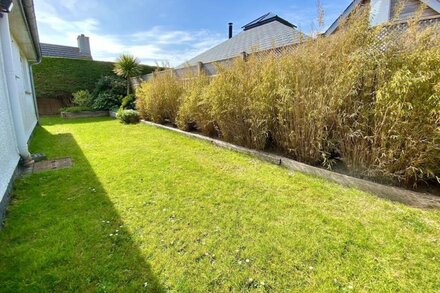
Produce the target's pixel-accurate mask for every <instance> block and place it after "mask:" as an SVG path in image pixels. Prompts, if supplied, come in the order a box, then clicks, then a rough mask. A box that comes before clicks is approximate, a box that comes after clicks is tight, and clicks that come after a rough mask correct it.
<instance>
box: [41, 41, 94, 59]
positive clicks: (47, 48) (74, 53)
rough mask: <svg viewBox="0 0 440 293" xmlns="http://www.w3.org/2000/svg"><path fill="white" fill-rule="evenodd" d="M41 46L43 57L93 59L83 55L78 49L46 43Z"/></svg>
mask: <svg viewBox="0 0 440 293" xmlns="http://www.w3.org/2000/svg"><path fill="white" fill-rule="evenodd" d="M40 45H41V52H42V55H43V56H48V57H61V58H70V59H92V56H88V55H84V54H81V53H80V52H79V48H78V47H69V46H61V45H54V44H45V43H41V44H40Z"/></svg>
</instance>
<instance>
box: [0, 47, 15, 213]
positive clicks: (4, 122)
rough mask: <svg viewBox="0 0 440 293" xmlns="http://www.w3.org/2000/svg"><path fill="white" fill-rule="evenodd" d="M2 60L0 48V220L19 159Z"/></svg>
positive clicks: (0, 48) (0, 49)
mask: <svg viewBox="0 0 440 293" xmlns="http://www.w3.org/2000/svg"><path fill="white" fill-rule="evenodd" d="M3 60H4V58H3V51H2V47H1V46H0V219H1V217H2V215H3V212H4V209H5V206H6V203H7V196H6V194H7V191H8V188H9V186H10V183H11V180H12V178H13V175H14V171H15V169H16V167H17V164H18V161H19V159H20V156H19V155H18V151H17V147H16V138H15V129H14V126H13V122H12V116H11V111H10V110H11V107H10V104H9V98H8V90H7V85H6V73H5V70H4V61H3Z"/></svg>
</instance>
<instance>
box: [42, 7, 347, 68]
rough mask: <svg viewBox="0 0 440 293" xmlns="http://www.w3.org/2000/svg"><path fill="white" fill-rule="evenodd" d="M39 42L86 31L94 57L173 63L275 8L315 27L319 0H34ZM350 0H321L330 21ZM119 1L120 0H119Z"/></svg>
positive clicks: (65, 40)
mask: <svg viewBox="0 0 440 293" xmlns="http://www.w3.org/2000/svg"><path fill="white" fill-rule="evenodd" d="M34 2H35V6H36V8H35V9H36V13H37V21H38V27H39V33H40V39H41V42H44V43H53V44H62V45H69V46H76V37H77V35H78V34H81V33H84V34H86V35H87V36H89V37H90V42H91V48H92V54H93V57H94V59H95V60H105V61H114V60H115V59H116V57H117V56H118V55H119V54H120V53H130V54H133V55H135V56H137V57H138V58H139V59H140V60H141V62H142V63H144V64H156V63H159V64H162V63H164V62H165V63H167V64H169V65H171V66H177V65H179V64H181V63H183V62H185V61H187V60H189V59H190V58H192V57H194V56H196V55H197V54H199V53H201V52H203V51H205V50H207V49H209V48H211V47H213V46H215V45H216V44H218V43H220V42H222V41H224V40H225V39H226V37H227V23H228V22H233V23H234V34H237V33H239V32H240V31H241V26H243V25H244V24H246V23H248V22H250V21H252V20H253V19H255V18H257V17H259V16H261V15H263V14H265V13H267V12H273V13H275V14H278V15H279V16H281V17H283V18H285V19H286V20H288V21H290V22H292V23H293V24H296V25H297V26H298V28H299V29H300V30H302V31H304V32H311V31H314V30H316V25H315V26H314V24H313V23H316V19H317V14H318V12H317V2H316V1H314V0H312V1H310V0H309V1H299V0H292V1H287V0H285V1H281V0H253V1H249V0H244V1H241V0H240V1H238V0H236V1H232V0H223V1H209V0H205V1H200V0H196V1H191V0H186V1H185V0H160V1H158V0H125V1H120V0H119V1H116V0H87V1H84V0H82V1H80V0H61V1H60V0H34ZM350 2H351V0H333V1H332V0H321V5H322V7H323V9H324V12H325V26H329V25H330V24H331V23H332V22H333V21H334V20H335V19H336V18H337V16H338V15H339V14H340V13H341V12H342V11H343V10H344V9H345V8H346V7H347V6H348V4H349V3H350ZM121 3H122V4H121Z"/></svg>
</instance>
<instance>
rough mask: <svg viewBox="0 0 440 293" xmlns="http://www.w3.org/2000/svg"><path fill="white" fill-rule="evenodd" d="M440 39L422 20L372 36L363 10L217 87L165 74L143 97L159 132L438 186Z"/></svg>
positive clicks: (241, 67) (212, 81)
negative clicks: (186, 133) (167, 129)
mask: <svg viewBox="0 0 440 293" xmlns="http://www.w3.org/2000/svg"><path fill="white" fill-rule="evenodd" d="M391 28H392V29H391ZM438 32H439V28H438V27H434V28H422V27H420V26H419V21H418V19H416V18H415V19H414V20H412V21H410V22H409V23H408V24H406V26H405V29H402V27H401V26H400V27H398V26H394V27H389V26H386V25H384V26H379V27H375V28H371V27H369V20H368V13H366V10H363V11H362V10H361V11H358V12H356V13H355V15H354V16H352V17H350V19H349V20H347V21H346V22H345V23H343V24H342V25H341V27H340V29H339V31H338V32H337V33H336V34H334V35H332V36H330V37H323V36H319V37H316V38H304V40H303V42H302V43H301V44H299V45H297V46H296V47H293V48H291V49H289V50H285V51H284V52H283V53H282V54H280V53H275V52H274V51H273V52H266V53H265V54H261V53H259V54H252V55H251V56H250V57H249V58H248V59H247V60H246V61H245V60H242V59H241V58H237V59H236V60H235V61H233V62H232V64H230V66H227V67H224V66H223V67H222V66H220V65H219V66H218V74H217V75H216V76H215V77H207V76H205V75H203V74H200V75H199V74H195V75H194V74H193V75H192V76H191V77H189V78H185V79H183V80H182V79H180V80H179V79H178V78H177V77H176V76H175V75H173V74H172V71H170V72H168V73H166V74H157V75H156V77H155V78H153V79H152V80H150V81H148V82H144V83H143V84H142V85H141V87H140V88H139V89H138V90H137V97H138V108H139V110H140V112H141V114H142V115H143V116H144V117H145V118H146V119H150V120H153V121H155V122H159V123H163V122H164V121H170V122H171V123H175V124H176V125H177V126H178V127H179V128H182V129H186V130H191V129H198V130H200V131H202V132H204V133H205V134H208V135H218V136H219V137H221V138H222V139H224V140H226V141H229V142H232V143H235V144H239V145H243V146H247V147H251V148H255V149H267V148H272V149H275V150H277V151H281V152H283V153H285V154H287V155H288V156H290V157H292V158H294V159H296V160H299V161H302V162H306V163H309V164H312V165H324V166H325V167H328V168H332V167H333V165H334V164H338V163H339V164H343V165H344V166H345V167H346V168H347V169H348V171H349V172H350V173H351V174H354V175H357V176H361V177H367V178H375V179H376V180H380V181H393V182H396V181H397V182H404V183H406V184H407V185H416V184H418V183H420V182H423V181H438V180H439V177H440V70H439V68H440V38H439V35H438Z"/></svg>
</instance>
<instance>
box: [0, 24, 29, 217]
mask: <svg viewBox="0 0 440 293" xmlns="http://www.w3.org/2000/svg"><path fill="white" fill-rule="evenodd" d="M3 20H4V19H3ZM0 25H3V23H0ZM4 31H5V30H2V31H1V32H0V33H4ZM11 47H12V55H13V56H12V57H13V58H12V59H13V64H14V73H13V74H14V75H15V81H16V82H15V83H14V84H13V85H12V86H14V87H16V89H17V90H18V93H19V105H20V107H19V109H14V111H19V112H21V114H22V119H23V125H24V131H25V135H26V139H28V140H29V138H30V136H31V135H32V131H33V130H34V128H35V125H36V124H37V115H36V110H35V105H34V101H33V96H32V86H31V79H30V78H31V77H30V75H29V63H28V61H27V59H26V58H25V57H24V54H23V53H22V51H21V50H20V48H19V46H18V44H17V43H16V42H15V41H14V40H12V43H11ZM4 62H5V58H4V52H3V47H2V46H0V220H1V219H2V217H3V215H4V211H5V207H6V204H7V202H8V192H9V189H10V187H11V183H12V180H13V178H14V174H15V172H16V170H17V165H18V162H19V160H20V155H19V152H18V148H17V138H16V133H17V132H16V128H15V127H16V126H15V125H14V120H13V117H12V108H11V103H10V98H9V88H8V84H7V78H6V71H5V64H4Z"/></svg>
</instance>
